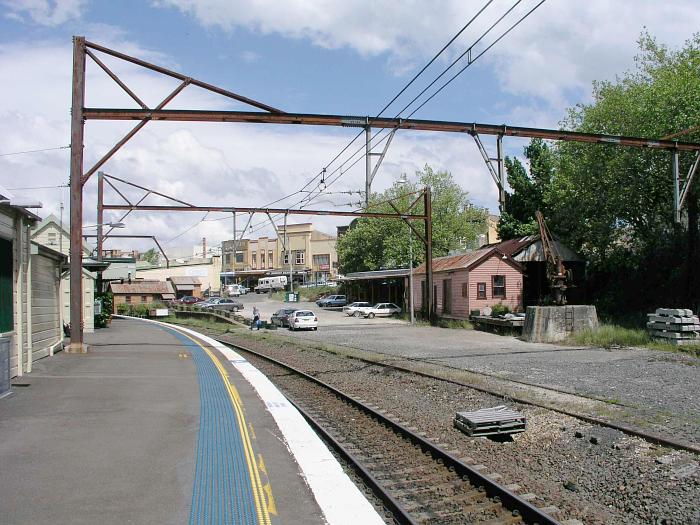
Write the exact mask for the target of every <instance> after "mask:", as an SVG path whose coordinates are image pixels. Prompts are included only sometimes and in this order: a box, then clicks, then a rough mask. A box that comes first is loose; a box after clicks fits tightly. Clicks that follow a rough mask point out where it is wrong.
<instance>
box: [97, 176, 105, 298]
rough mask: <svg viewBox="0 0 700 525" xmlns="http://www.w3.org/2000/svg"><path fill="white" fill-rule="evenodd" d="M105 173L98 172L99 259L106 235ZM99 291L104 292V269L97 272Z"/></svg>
mask: <svg viewBox="0 0 700 525" xmlns="http://www.w3.org/2000/svg"><path fill="white" fill-rule="evenodd" d="M104 184H105V181H104V173H102V172H101V171H98V172H97V260H98V261H102V246H103V242H104V236H103V235H102V228H103V223H104V221H103V218H104V209H103V208H102V204H103V196H104ZM97 291H98V293H102V292H103V290H102V270H101V269H100V270H98V272H97Z"/></svg>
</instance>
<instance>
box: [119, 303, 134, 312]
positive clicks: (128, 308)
mask: <svg viewBox="0 0 700 525" xmlns="http://www.w3.org/2000/svg"><path fill="white" fill-rule="evenodd" d="M117 313H118V314H119V315H131V305H130V304H128V303H121V304H118V305H117Z"/></svg>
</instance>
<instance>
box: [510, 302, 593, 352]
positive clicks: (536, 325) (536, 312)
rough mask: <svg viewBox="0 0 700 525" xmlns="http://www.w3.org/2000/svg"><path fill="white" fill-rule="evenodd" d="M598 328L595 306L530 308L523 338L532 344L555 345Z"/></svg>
mask: <svg viewBox="0 0 700 525" xmlns="http://www.w3.org/2000/svg"><path fill="white" fill-rule="evenodd" d="M597 326H598V314H597V313H596V309H595V306H589V305H572V306H528V307H527V311H526V313H525V326H524V327H523V337H522V338H523V340H525V341H529V342H532V343H554V342H556V341H561V340H563V339H566V337H567V336H568V335H569V334H571V333H572V332H577V331H579V330H583V329H585V328H596V327H597Z"/></svg>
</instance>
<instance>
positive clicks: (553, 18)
mask: <svg viewBox="0 0 700 525" xmlns="http://www.w3.org/2000/svg"><path fill="white" fill-rule="evenodd" d="M535 4H536V0H525V1H524V2H523V3H522V4H521V5H520V6H518V8H516V10H515V11H513V13H512V14H511V16H509V18H507V19H506V20H504V22H503V26H499V28H500V27H502V29H499V30H494V32H493V33H492V34H491V36H489V37H487V38H486V39H485V40H484V42H483V43H482V44H481V45H480V46H479V47H477V50H478V49H483V46H485V45H488V44H489V43H490V42H492V41H493V39H494V38H495V37H496V36H497V35H498V34H500V31H502V30H504V29H505V28H506V27H508V26H509V25H510V24H511V23H513V22H514V21H515V20H517V19H518V18H519V17H520V16H521V15H522V14H524V13H525V12H526V11H527V10H529V9H530V8H532V7H533V6H534V5H535ZM154 5H157V6H161V7H173V8H177V9H179V10H180V11H182V12H183V13H185V14H188V15H190V16H192V17H194V18H195V19H196V20H197V21H198V22H199V23H200V24H201V25H203V26H205V27H219V28H221V29H223V30H226V31H233V30H235V29H236V28H246V29H248V30H251V31H254V32H258V33H261V34H271V33H276V34H279V35H282V36H284V37H287V38H295V39H303V40H308V41H309V42H311V43H312V44H314V45H317V46H320V47H323V48H328V49H338V48H350V49H353V50H355V51H356V52H357V53H359V54H360V55H362V56H380V55H381V56H386V59H387V67H389V68H390V69H391V70H392V71H393V72H394V73H395V74H407V73H409V72H410V71H413V70H415V67H416V66H418V65H420V64H422V63H424V62H425V60H426V59H427V58H429V57H432V55H433V54H434V53H435V52H436V51H437V50H438V49H440V48H441V47H442V46H443V45H444V44H445V43H446V42H447V41H448V40H449V38H450V37H451V36H452V35H454V34H455V33H456V32H457V31H458V30H459V28H461V26H462V25H464V24H465V23H466V21H467V20H469V19H470V18H471V16H473V15H474V14H475V13H476V11H477V10H478V8H479V7H480V6H481V5H482V4H481V3H479V4H478V5H477V4H475V3H473V2H464V1H463V0H442V1H437V2H420V1H417V0H413V1H406V2H380V3H377V2H376V1H370V0H364V1H355V2H347V1H344V0H290V1H288V2H283V3H280V2H274V1H272V0H267V1H258V2H247V1H243V0H238V1H232V0H157V1H155V2H154ZM511 5H512V2H510V1H509V2H506V0H497V1H496V2H494V4H493V5H491V6H490V7H489V8H488V9H487V10H486V11H485V12H484V15H483V16H482V17H480V18H479V19H477V21H476V22H475V23H474V25H473V27H472V28H470V29H469V30H467V31H466V32H465V34H464V35H463V36H462V37H461V38H460V39H459V40H458V42H457V43H456V44H455V45H454V46H453V47H454V50H455V51H454V52H453V53H452V55H451V56H452V57H454V56H455V55H456V53H457V52H458V51H457V50H460V52H461V50H463V49H464V48H465V47H466V43H467V42H473V40H474V39H475V38H476V35H477V34H480V33H481V32H482V31H484V30H485V29H486V28H487V27H488V25H489V24H490V23H491V22H492V21H494V20H495V19H496V18H497V16H499V15H500V14H501V13H503V12H504V11H505V10H506V9H507V8H508V7H510V6H511ZM698 27H700V9H697V1H696V0H678V1H675V2H673V4H672V5H669V3H667V2H658V1H657V0H616V1H614V2H611V1H610V0H588V1H586V2H572V1H570V0H549V1H548V2H546V3H545V4H543V5H542V6H541V7H540V8H539V9H538V10H537V11H536V12H535V13H534V14H533V15H532V16H530V17H529V18H528V19H527V20H525V22H523V23H522V24H521V25H520V26H518V27H517V28H516V29H515V30H514V31H512V32H511V33H510V34H509V35H508V36H506V37H505V38H504V39H503V41H501V42H499V43H498V44H497V45H496V46H495V47H494V48H493V49H492V50H491V51H490V52H489V53H488V54H486V55H484V57H483V59H480V61H482V63H483V62H485V63H487V64H488V65H489V66H490V67H491V68H492V69H493V71H494V72H495V73H496V75H497V77H498V79H499V81H500V83H501V85H502V87H503V88H504V89H505V90H507V91H508V92H510V93H513V94H517V95H526V96H531V97H534V98H536V99H539V100H544V101H547V103H548V104H549V105H551V106H552V107H553V108H556V109H558V110H559V111H560V112H561V110H562V109H563V108H564V107H566V106H568V105H571V98H572V93H573V94H574V96H575V97H577V98H576V100H575V101H578V100H579V99H580V97H581V96H585V94H587V93H588V92H589V91H590V85H591V82H592V81H593V80H595V79H609V78H612V77H613V76H614V75H615V74H616V73H620V72H621V71H624V70H625V69H628V68H630V67H632V65H633V56H634V55H635V53H636V40H637V37H638V36H639V34H640V32H641V31H642V30H643V29H644V28H647V29H648V30H649V31H650V32H651V34H653V35H655V36H657V37H658V38H659V40H660V41H661V42H665V43H668V44H671V45H679V44H681V43H682V42H683V41H684V40H685V39H687V38H689V37H690V36H691V35H692V33H693V32H694V31H697V30H698ZM459 42H461V44H460V43H459ZM475 51H476V50H475ZM475 54H476V53H475Z"/></svg>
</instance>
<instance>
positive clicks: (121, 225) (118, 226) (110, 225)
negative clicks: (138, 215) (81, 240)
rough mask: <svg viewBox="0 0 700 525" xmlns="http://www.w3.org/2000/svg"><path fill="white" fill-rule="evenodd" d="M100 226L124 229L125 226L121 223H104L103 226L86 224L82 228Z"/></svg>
mask: <svg viewBox="0 0 700 525" xmlns="http://www.w3.org/2000/svg"><path fill="white" fill-rule="evenodd" d="M100 226H107V227H109V228H125V227H126V224H124V223H123V222H105V223H103V224H88V225H87V226H83V228H99V227H100Z"/></svg>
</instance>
